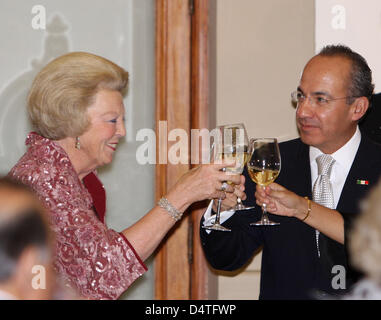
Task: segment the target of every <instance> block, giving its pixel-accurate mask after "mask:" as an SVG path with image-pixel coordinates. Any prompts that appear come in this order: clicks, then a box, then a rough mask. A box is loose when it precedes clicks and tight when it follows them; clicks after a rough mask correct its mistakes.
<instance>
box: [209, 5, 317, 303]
mask: <svg viewBox="0 0 381 320" xmlns="http://www.w3.org/2000/svg"><path fill="white" fill-rule="evenodd" d="M314 15H315V12H314V0H266V1H261V0H217V17H216V19H217V26H216V31H215V32H216V50H215V51H216V62H215V68H216V75H215V78H216V89H215V90H216V92H215V93H214V95H215V100H216V106H217V108H216V109H217V124H218V125H220V124H225V123H238V122H243V123H244V124H245V126H246V127H247V131H248V134H249V136H250V137H252V138H254V137H257V138H258V137H264V136H266V137H277V138H278V139H279V140H281V141H284V140H289V139H293V138H295V137H297V136H298V133H297V130H296V125H295V109H294V108H293V106H292V104H291V97H290V94H291V92H292V91H294V90H295V89H296V87H297V86H298V83H299V77H300V74H301V71H302V68H303V67H304V65H305V63H306V62H307V61H308V59H309V58H311V57H312V55H313V54H314V52H315V49H314V44H315V40H314ZM248 196H249V197H251V196H253V195H248ZM260 266H261V255H260V254H258V255H257V256H255V258H254V259H253V260H252V261H250V262H249V264H248V265H247V266H246V267H245V268H243V269H242V270H240V271H239V272H235V273H230V274H228V273H219V274H220V276H219V289H218V298H219V299H257V298H258V295H259V280H260Z"/></svg>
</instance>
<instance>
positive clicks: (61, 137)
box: [9, 52, 243, 299]
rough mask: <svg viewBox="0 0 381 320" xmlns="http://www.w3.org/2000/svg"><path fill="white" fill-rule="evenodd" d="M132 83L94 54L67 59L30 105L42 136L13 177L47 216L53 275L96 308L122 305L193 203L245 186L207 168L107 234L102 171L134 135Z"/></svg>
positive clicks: (32, 141)
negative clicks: (129, 126)
mask: <svg viewBox="0 0 381 320" xmlns="http://www.w3.org/2000/svg"><path fill="white" fill-rule="evenodd" d="M127 83H128V73H127V72H126V71H125V70H124V69H122V68H121V67H119V66H117V65H116V64H114V63H113V62H111V61H109V60H107V59H105V58H102V57H100V56H97V55H94V54H90V53H85V52H73V53H69V54H66V55H63V56H61V57H58V58H57V59H55V60H53V61H52V62H50V63H49V64H48V65H46V66H45V67H44V68H43V69H42V70H41V71H40V72H39V74H38V75H37V76H36V78H35V79H34V82H33V84H32V87H31V89H30V92H29V96H28V111H29V115H30V118H31V120H32V123H33V125H34V128H35V131H36V132H33V133H30V134H29V135H28V137H27V139H26V144H27V146H28V150H27V152H26V153H25V154H24V155H23V156H22V157H21V159H20V160H19V161H18V163H17V164H16V165H15V166H14V167H13V168H12V169H11V171H10V173H9V175H10V176H11V177H13V178H15V179H18V180H20V181H22V182H24V183H25V184H28V185H30V186H31V187H32V188H33V189H34V190H35V192H36V193H37V194H38V196H39V198H40V199H41V200H42V202H43V203H44V205H45V206H46V208H48V210H49V213H50V226H51V228H52V229H53V231H54V233H55V236H56V246H55V255H54V267H55V270H56V272H57V273H58V274H59V275H61V276H63V277H64V279H65V280H66V281H67V283H69V284H70V285H71V286H72V287H74V288H76V289H77V290H78V291H79V293H80V294H81V295H82V296H83V297H85V298H89V299H117V298H118V297H119V296H120V295H121V294H122V293H123V292H124V291H125V290H126V289H127V288H128V287H129V286H130V285H131V283H132V282H133V281H135V280H136V279H137V278H138V277H140V276H141V275H142V274H143V273H145V272H146V270H147V268H146V266H145V264H144V262H143V261H144V260H146V259H147V258H148V257H149V256H150V255H151V254H152V253H153V251H154V250H155V249H156V247H157V246H158V245H159V244H160V242H161V240H162V239H163V237H164V236H165V235H166V234H167V232H168V231H169V230H170V229H171V228H172V227H173V226H174V225H175V223H176V221H178V220H180V219H181V217H182V214H183V213H184V211H185V210H186V209H187V208H188V207H189V206H190V205H191V204H192V203H193V202H196V201H200V200H204V199H212V198H219V197H222V198H224V199H225V197H226V194H228V193H231V194H233V192H237V190H238V189H239V188H238V187H237V188H233V187H232V186H229V185H227V184H226V183H224V181H226V180H230V181H233V183H235V184H236V185H240V183H241V177H240V176H239V175H235V176H232V175H228V174H227V173H225V172H222V171H221V170H220V169H222V168H223V167H225V166H226V164H213V165H212V164H211V165H200V166H198V167H196V168H194V169H192V170H190V171H189V172H187V173H186V174H184V175H183V176H182V177H181V178H180V179H179V181H178V182H177V183H176V184H175V185H174V186H173V187H172V188H171V189H170V190H169V191H168V193H167V194H166V195H165V196H164V197H163V198H161V199H160V201H159V202H158V204H157V206H155V207H154V208H153V209H152V210H151V211H149V212H148V213H147V214H146V215H144V216H143V217H142V218H141V219H140V220H139V221H137V222H136V223H135V224H134V225H132V226H130V227H127V228H125V229H124V230H123V231H122V232H116V231H115V230H112V229H109V228H108V227H107V226H106V225H105V208H106V204H105V190H104V188H103V186H102V183H101V182H100V181H99V180H98V178H97V175H96V172H95V170H96V169H97V168H99V167H101V166H104V165H107V164H109V163H111V162H112V159H113V157H114V153H115V152H116V151H117V148H118V143H119V141H120V140H121V139H123V137H124V136H125V134H126V128H125V124H124V116H125V108H124V105H123V95H124V94H125V91H126V88H127ZM242 187H243V186H242ZM231 196H232V195H229V197H231ZM225 201H226V200H225ZM120 205H121V206H124V207H126V208H128V206H127V205H126V204H124V203H120ZM126 214H128V209H126ZM179 272H180V270H179Z"/></svg>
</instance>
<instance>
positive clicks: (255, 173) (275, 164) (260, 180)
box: [247, 138, 281, 226]
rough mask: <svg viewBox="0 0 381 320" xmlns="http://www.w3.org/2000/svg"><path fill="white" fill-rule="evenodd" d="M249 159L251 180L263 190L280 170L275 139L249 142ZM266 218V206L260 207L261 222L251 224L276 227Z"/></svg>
mask: <svg viewBox="0 0 381 320" xmlns="http://www.w3.org/2000/svg"><path fill="white" fill-rule="evenodd" d="M250 152H251V153H252V154H251V158H250V160H249V161H248V163H247V170H248V172H249V175H250V178H251V180H253V181H254V182H255V183H256V184H258V185H259V186H261V187H263V188H265V187H266V186H267V185H269V184H270V183H272V182H274V180H275V179H276V178H277V177H278V175H279V172H280V168H281V158H280V152H279V146H278V141H277V139H275V138H262V139H251V140H250ZM278 224H279V223H278V222H273V221H271V220H270V219H269V218H268V215H267V211H266V204H263V205H262V218H261V220H259V221H257V222H254V223H251V224H250V225H255V226H273V225H278Z"/></svg>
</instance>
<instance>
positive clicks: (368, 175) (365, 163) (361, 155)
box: [337, 136, 380, 214]
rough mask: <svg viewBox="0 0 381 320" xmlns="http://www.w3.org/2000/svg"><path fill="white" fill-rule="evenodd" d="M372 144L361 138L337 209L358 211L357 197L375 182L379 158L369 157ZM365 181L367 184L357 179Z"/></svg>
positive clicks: (362, 195) (344, 211)
mask: <svg viewBox="0 0 381 320" xmlns="http://www.w3.org/2000/svg"><path fill="white" fill-rule="evenodd" d="M372 149H373V144H372V143H371V142H370V141H368V139H367V138H366V137H364V136H362V138H361V142H360V146H359V148H358V150H357V153H356V156H355V159H354V160H353V163H352V167H351V169H350V170H349V173H348V176H347V179H346V180H345V184H344V187H343V190H342V192H341V195H340V199H339V202H338V204H337V210H338V211H340V212H342V213H344V214H345V213H358V212H359V211H360V208H359V205H360V201H359V198H362V197H364V196H365V195H366V193H367V192H368V191H369V189H370V187H371V186H372V185H374V184H376V183H377V180H378V175H375V174H374V172H378V171H379V169H377V170H376V171H374V169H373V168H375V166H376V168H377V167H378V166H380V159H378V158H373V157H370V155H372V154H373V153H372ZM361 180H363V181H367V182H368V183H369V184H368V185H366V184H359V183H358V181H361Z"/></svg>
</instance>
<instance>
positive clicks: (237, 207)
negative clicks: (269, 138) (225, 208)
mask: <svg viewBox="0 0 381 320" xmlns="http://www.w3.org/2000/svg"><path fill="white" fill-rule="evenodd" d="M232 127H233V128H239V129H240V130H239V131H237V133H238V134H240V135H241V136H240V137H239V139H238V141H241V142H240V143H241V145H242V147H240V149H241V150H243V153H244V158H243V160H244V161H243V165H242V162H240V165H239V166H238V168H236V173H237V174H242V172H243V169H244V167H245V165H246V163H247V161H248V160H249V158H250V153H249V138H248V135H247V131H246V127H245V125H244V124H243V123H238V124H235V125H232ZM238 157H239V158H240V156H238ZM240 159H241V158H240ZM253 208H254V206H245V205H244V204H243V203H242V200H241V198H240V197H237V204H236V205H235V207H234V208H233V209H234V210H235V211H239V210H249V209H253Z"/></svg>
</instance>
